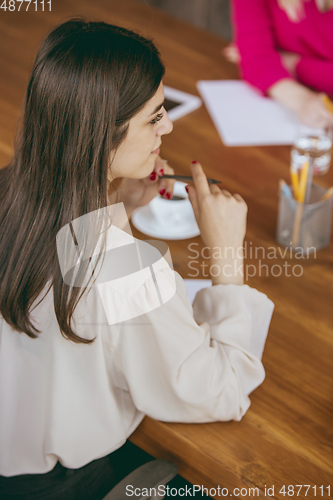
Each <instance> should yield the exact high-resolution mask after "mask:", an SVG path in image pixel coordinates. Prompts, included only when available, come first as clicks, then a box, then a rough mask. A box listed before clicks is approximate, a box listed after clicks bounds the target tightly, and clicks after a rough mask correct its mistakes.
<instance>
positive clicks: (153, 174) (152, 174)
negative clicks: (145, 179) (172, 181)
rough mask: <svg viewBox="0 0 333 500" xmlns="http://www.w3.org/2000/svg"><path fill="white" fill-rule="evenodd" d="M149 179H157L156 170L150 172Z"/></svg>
mask: <svg viewBox="0 0 333 500" xmlns="http://www.w3.org/2000/svg"><path fill="white" fill-rule="evenodd" d="M149 179H150V180H151V181H154V180H155V179H156V172H152V173H151V174H150V176H149Z"/></svg>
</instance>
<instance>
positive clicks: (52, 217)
mask: <svg viewBox="0 0 333 500" xmlns="http://www.w3.org/2000/svg"><path fill="white" fill-rule="evenodd" d="M163 74H164V67H163V65H162V63H161V60H160V57H159V53H158V51H157V49H156V47H155V46H154V45H153V43H152V42H151V41H149V40H147V39H145V38H143V37H141V36H140V35H138V34H136V33H133V32H131V31H128V30H126V29H124V28H120V27H117V26H112V25H109V24H106V23H102V22H86V21H84V20H83V19H71V20H69V21H67V22H64V23H62V24H61V25H59V26H58V27H56V28H55V29H54V30H52V31H51V32H50V33H49V35H48V36H47V37H46V38H45V40H44V41H43V43H42V45H41V47H40V49H39V51H38V54H37V57H36V60H35V63H34V66H33V69H32V73H31V77H30V80H29V84H28V88H27V92H26V96H25V102H24V115H23V122H22V127H21V131H20V134H19V136H18V141H17V145H16V147H15V153H14V157H13V159H12V161H11V163H10V165H9V166H7V167H6V168H4V169H2V170H0V186H1V187H0V195H2V196H1V202H0V203H1V204H0V234H1V241H0V313H1V315H2V316H3V318H4V320H5V321H6V322H7V323H8V324H10V325H11V326H12V327H13V328H14V329H15V330H17V331H19V332H24V333H26V334H27V335H29V337H32V338H35V337H36V336H37V334H38V333H39V331H38V329H37V328H36V327H35V326H34V324H33V322H32V321H31V318H30V312H31V307H32V305H33V304H34V303H35V301H36V299H37V298H38V297H39V296H40V294H41V293H42V291H43V290H45V289H46V287H48V289H47V291H48V290H49V289H50V288H51V287H52V288H53V295H54V310H55V314H56V317H57V321H58V323H59V327H60V331H61V333H62V335H63V336H64V337H65V338H68V339H70V340H72V341H74V342H84V343H89V342H90V340H86V339H82V338H81V337H79V336H78V335H77V334H76V333H75V332H74V330H73V329H72V326H71V323H72V319H73V313H74V310H75V307H76V305H77V303H78V301H79V300H80V298H81V297H82V295H83V293H84V291H85V289H84V287H82V288H80V287H70V286H68V285H67V284H66V283H64V281H63V277H62V274H61V271H60V267H59V262H58V258H57V250H56V235H57V233H58V231H59V230H60V229H61V228H62V227H63V226H65V225H66V224H70V223H71V221H72V220H74V219H76V218H78V217H80V216H82V215H85V214H88V213H90V212H93V211H95V210H99V209H100V208H104V207H106V206H107V193H108V180H107V173H108V169H109V168H110V157H111V151H112V152H114V151H115V150H116V149H117V147H119V145H120V144H121V142H122V140H123V139H124V138H125V136H126V133H127V129H128V122H129V120H130V119H131V118H132V117H133V116H134V115H135V114H136V113H137V112H138V111H139V110H140V109H141V108H142V107H143V106H144V105H145V104H146V102H147V101H148V100H149V99H151V97H153V95H154V94H155V92H156V90H157V89H158V86H159V84H160V82H161V79H162V77H163ZM111 168H112V166H111ZM44 296H45V295H44Z"/></svg>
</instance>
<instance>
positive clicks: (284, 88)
mask: <svg viewBox="0 0 333 500" xmlns="http://www.w3.org/2000/svg"><path fill="white" fill-rule="evenodd" d="M268 94H269V95H270V96H271V97H272V98H273V99H275V100H276V101H278V102H280V103H281V104H284V105H285V106H286V107H288V108H289V109H291V110H292V111H294V112H295V113H296V114H297V115H298V117H299V119H300V120H301V122H302V123H303V124H304V125H308V126H310V127H314V128H326V127H331V126H333V114H332V113H330V112H329V111H328V110H327V109H326V107H325V104H324V103H323V100H322V98H321V95H320V94H318V93H317V92H314V91H313V90H310V89H308V88H307V87H305V86H304V85H302V84H300V83H298V82H296V81H294V80H292V79H291V78H284V79H282V80H279V81H278V82H277V83H275V84H274V85H272V87H270V89H269V90H268Z"/></svg>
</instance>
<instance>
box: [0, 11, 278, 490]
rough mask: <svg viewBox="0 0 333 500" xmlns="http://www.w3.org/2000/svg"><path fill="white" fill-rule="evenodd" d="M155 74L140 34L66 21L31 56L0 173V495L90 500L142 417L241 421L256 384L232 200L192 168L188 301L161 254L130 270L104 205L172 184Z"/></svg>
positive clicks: (125, 242)
mask: <svg viewBox="0 0 333 500" xmlns="http://www.w3.org/2000/svg"><path fill="white" fill-rule="evenodd" d="M163 74H164V67H163V65H162V63H161V60H160V57H159V53H158V51H157V49H156V47H155V46H154V45H153V43H152V42H151V41H149V40H147V39H145V38H143V37H141V36H139V35H138V34H135V33H133V32H131V31H128V30H125V29H123V28H119V27H116V26H111V25H108V24H105V23H98V22H85V21H83V20H80V19H73V20H70V21H67V22H65V23H63V24H61V25H60V26H58V27H56V28H55V29H54V30H53V31H52V32H51V33H50V34H49V35H48V36H47V37H46V39H45V40H44V41H43V43H42V45H41V47H40V50H39V52H38V54H37V58H36V61H35V63H34V66H33V69H32V73H31V77H30V80H29V84H28V88H27V92H26V97H25V104H24V116H23V122H22V127H21V131H20V134H19V137H18V140H17V145H16V149H15V154H14V157H13V160H12V161H11V163H10V165H8V166H7V167H6V168H4V169H2V170H1V171H0V186H1V194H2V197H1V204H0V234H1V241H0V313H1V315H0V492H1V498H15V499H19V498H22V499H23V498H24V499H30V498H39V499H48V500H52V499H56V498H57V499H66V500H71V499H76V498H80V499H81V500H82V499H85V498H96V499H98V498H103V496H104V495H105V494H106V492H107V491H108V490H109V489H110V488H111V487H112V485H113V484H114V482H115V481H116V479H115V478H114V477H113V475H112V466H111V464H112V456H113V453H114V452H115V450H117V449H119V448H120V447H121V446H122V445H123V444H124V443H125V441H126V439H127V438H128V436H129V435H130V434H131V433H132V432H133V431H134V429H135V428H136V427H137V426H138V425H139V423H140V422H141V420H142V419H143V417H144V415H146V414H148V415H150V416H152V417H153V418H156V419H161V420H165V421H178V422H209V421H214V420H230V419H234V420H240V419H241V418H242V416H243V415H244V413H245V412H246V411H247V409H248V407H249V405H250V400H249V397H248V396H249V394H250V393H251V392H252V391H253V390H254V389H255V388H256V387H257V386H258V385H259V384H260V383H261V382H262V381H263V379H264V369H263V366H262V364H261V361H260V359H259V358H260V355H259V354H258V353H254V352H253V344H254V343H255V339H256V336H257V335H259V336H260V337H264V336H265V335H266V333H267V329H268V326H269V322H270V318H271V314H272V310H273V305H272V303H271V302H270V301H269V300H268V299H267V297H266V296H265V295H263V294H261V293H260V292H258V291H257V290H254V289H251V288H249V287H248V286H245V285H244V280H243V275H242V266H243V256H242V252H239V250H240V249H241V248H242V245H243V240H244V236H245V230H246V212H247V207H246V204H245V202H244V200H243V199H242V198H241V197H240V196H239V195H237V194H236V195H234V196H232V195H231V194H230V193H228V192H226V191H220V189H219V188H218V187H216V186H209V185H208V183H207V179H206V177H205V174H204V173H203V170H202V168H201V166H200V164H198V163H196V162H194V163H193V165H192V174H193V177H194V185H191V186H189V187H188V191H189V197H190V200H191V202H192V206H193V209H194V212H195V215H196V219H197V222H198V225H199V227H200V230H201V234H202V237H203V239H204V242H205V244H206V246H207V247H208V248H209V251H210V255H211V263H212V264H213V265H214V269H215V272H214V276H212V279H213V286H212V287H211V288H208V289H206V290H203V291H201V292H200V293H198V294H197V297H196V299H195V302H194V312H193V310H192V307H191V304H190V303H189V300H188V297H187V294H186V290H185V287H184V284H183V281H182V279H181V277H180V276H179V275H178V274H177V273H174V272H173V271H172V269H171V267H170V265H169V264H168V262H167V258H163V257H162V256H161V255H160V254H159V257H158V258H156V259H155V261H154V263H153V265H151V266H150V267H151V269H152V271H151V273H147V272H146V268H145V267H144V266H143V265H142V262H141V267H140V266H139V267H140V272H132V271H133V269H132V268H133V261H132V257H133V255H134V254H132V253H131V249H132V245H136V246H137V247H140V245H141V247H140V248H141V249H142V248H143V253H145V252H147V253H149V252H150V248H152V247H151V246H149V245H147V244H140V243H139V242H138V241H137V240H134V239H133V238H131V235H129V234H128V233H127V232H126V231H124V227H122V226H121V225H120V226H119V227H115V226H116V225H115V220H116V216H115V212H112V211H111V212H109V209H110V207H111V208H113V207H116V208H118V209H119V210H120V212H121V210H122V208H125V209H126V212H127V216H128V217H130V215H131V213H132V211H133V210H134V208H136V207H138V206H142V205H144V204H146V203H148V202H149V201H150V200H151V199H152V198H153V197H154V196H155V195H156V194H157V193H158V192H160V193H161V195H162V196H164V197H166V198H170V196H171V194H172V181H170V180H168V181H167V180H166V179H163V172H162V170H164V171H167V172H171V171H172V170H171V169H170V167H169V166H168V165H167V164H166V163H165V162H162V161H161V160H160V159H159V148H160V145H161V140H162V136H163V135H164V134H167V133H170V132H171V130H172V124H171V122H170V120H169V118H168V116H167V113H166V112H165V110H164V108H163V101H164V92H163V84H162V77H163ZM105 214H106V215H105ZM110 214H111V215H110ZM125 215H126V214H125ZM82 221H84V224H83V225H81V226H80V224H81V222H82ZM105 223H107V229H106V230H105V231H104V229H105ZM71 242H72V243H71ZM82 242H83V247H84V249H83V253H82V252H81V253H80V257H78V258H76V260H75V259H74V261H73V262H74V264H75V265H74V266H72V265H71V264H73V262H72V261H71V255H70V254H71V251H72V250H73V252H74V253H75V252H76V251H77V250H80V251H81V247H80V245H81V244H82ZM100 244H101V245H102V247H101V248H103V249H104V250H105V249H106V250H108V251H110V252H109V253H107V252H104V253H103V252H99V251H97V252H96V248H97V249H99V248H100V247H99V245H100ZM67 246H68V247H69V249H70V252H69V254H67V253H66V251H67ZM133 248H134V246H133ZM87 249H88V250H89V251H88V252H86V250H87ZM216 249H219V252H218V254H217V251H216ZM225 250H228V251H227V252H226V251H225ZM85 252H86V254H85ZM96 255H97V258H96V259H95V257H96ZM101 255H102V256H104V257H103V258H102V257H101ZM154 255H155V254H154ZM64 256H65V263H64V260H63V258H64ZM82 256H83V257H87V258H83V257H82ZM143 257H146V255H144V256H143ZM155 257H156V255H155ZM155 257H154V258H155ZM69 261H70V262H69ZM139 264H140V263H139ZM139 264H138V265H139ZM131 266H132V267H131ZM120 267H122V269H120ZM148 267H149V266H148ZM73 269H74V270H73ZM124 269H125V271H128V273H127V274H126V272H125V275H124V274H122V271H124ZM147 269H148V268H147ZM216 269H217V270H219V272H218V273H216ZM105 270H106V271H107V272H105ZM131 270H132V271H131ZM135 270H137V269H135ZM103 273H104V275H103ZM102 275H103V276H104V277H103V279H101V278H100V276H102ZM111 275H112V276H111ZM87 277H88V278H87ZM101 461H102V462H101ZM96 464H97V465H96ZM106 464H108V465H106ZM103 471H104V472H103Z"/></svg>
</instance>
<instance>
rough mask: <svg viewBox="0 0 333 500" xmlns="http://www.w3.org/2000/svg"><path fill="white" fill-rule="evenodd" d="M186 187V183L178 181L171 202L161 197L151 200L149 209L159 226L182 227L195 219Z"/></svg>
mask: <svg viewBox="0 0 333 500" xmlns="http://www.w3.org/2000/svg"><path fill="white" fill-rule="evenodd" d="M185 186H186V183H185V182H179V181H176V182H175V185H174V189H173V197H172V198H171V200H166V199H165V198H162V197H161V196H160V195H157V196H155V198H153V199H152V200H151V202H150V203H149V208H150V210H151V212H152V214H153V216H154V218H155V219H156V220H157V221H158V222H159V224H163V225H164V226H174V225H181V224H182V223H183V222H184V221H185V220H186V219H188V218H189V217H193V209H192V205H191V202H190V200H189V198H188V194H187V192H186V189H185ZM177 198H181V199H177Z"/></svg>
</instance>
